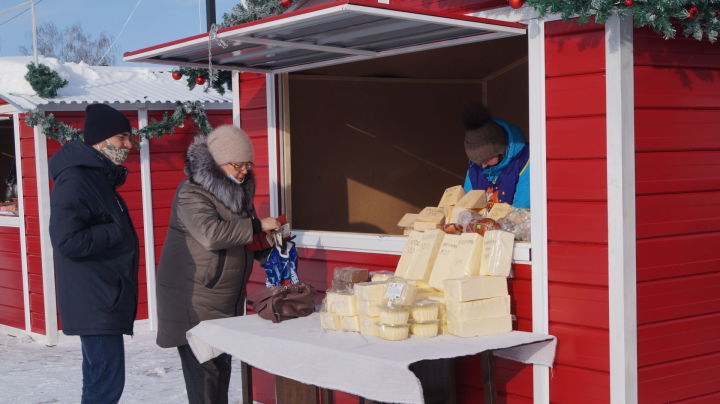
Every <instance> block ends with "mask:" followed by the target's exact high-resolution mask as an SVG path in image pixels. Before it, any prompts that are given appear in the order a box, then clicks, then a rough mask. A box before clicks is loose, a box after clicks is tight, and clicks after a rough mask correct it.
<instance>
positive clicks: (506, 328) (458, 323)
mask: <svg viewBox="0 0 720 404" xmlns="http://www.w3.org/2000/svg"><path fill="white" fill-rule="evenodd" d="M448 330H449V331H450V333H451V334H453V335H457V336H458V337H477V336H479V335H489V334H498V333H503V332H510V331H512V316H511V315H510V314H506V315H504V316H500V317H488V318H476V319H471V320H457V319H453V318H452V317H448Z"/></svg>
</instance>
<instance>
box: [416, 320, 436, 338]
mask: <svg viewBox="0 0 720 404" xmlns="http://www.w3.org/2000/svg"><path fill="white" fill-rule="evenodd" d="M439 329H440V326H439V322H438V321H437V320H434V321H421V322H416V323H411V324H410V333H412V335H417V336H418V337H424V338H429V337H436V336H437V335H438V330H439Z"/></svg>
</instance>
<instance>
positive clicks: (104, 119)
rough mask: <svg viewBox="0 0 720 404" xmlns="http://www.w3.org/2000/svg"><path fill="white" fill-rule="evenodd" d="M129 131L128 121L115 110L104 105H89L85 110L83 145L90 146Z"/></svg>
mask: <svg viewBox="0 0 720 404" xmlns="http://www.w3.org/2000/svg"><path fill="white" fill-rule="evenodd" d="M130 131H131V129H130V121H129V120H128V119H127V118H126V117H125V115H123V113H122V112H120V111H118V110H116V109H115V108H113V107H111V106H109V105H106V104H91V105H88V106H87V108H85V144H87V145H90V146H92V145H94V144H97V143H100V142H102V141H103V140H105V139H107V138H109V137H112V136H115V135H117V134H118V133H123V132H130Z"/></svg>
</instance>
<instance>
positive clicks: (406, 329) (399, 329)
mask: <svg viewBox="0 0 720 404" xmlns="http://www.w3.org/2000/svg"><path fill="white" fill-rule="evenodd" d="M378 327H379V328H380V335H379V337H380V338H382V339H386V340H389V341H401V340H404V339H407V338H408V335H409V333H410V326H408V325H407V324H404V325H392V324H382V323H381V324H379V325H378Z"/></svg>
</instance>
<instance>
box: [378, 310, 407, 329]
mask: <svg viewBox="0 0 720 404" xmlns="http://www.w3.org/2000/svg"><path fill="white" fill-rule="evenodd" d="M409 318H410V309H408V308H407V307H404V306H382V307H380V322H381V323H383V324H392V325H399V324H407V322H408V319H409Z"/></svg>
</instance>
